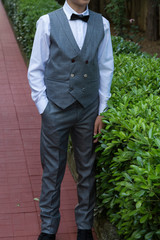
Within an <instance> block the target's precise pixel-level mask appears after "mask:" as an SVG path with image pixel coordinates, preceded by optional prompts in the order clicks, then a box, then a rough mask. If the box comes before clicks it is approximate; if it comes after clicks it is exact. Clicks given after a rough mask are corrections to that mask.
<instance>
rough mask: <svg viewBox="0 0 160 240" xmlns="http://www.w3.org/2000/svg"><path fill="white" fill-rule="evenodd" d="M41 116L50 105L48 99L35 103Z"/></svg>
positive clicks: (44, 98)
mask: <svg viewBox="0 0 160 240" xmlns="http://www.w3.org/2000/svg"><path fill="white" fill-rule="evenodd" d="M35 104H36V107H37V109H38V112H39V114H42V113H43V112H44V110H45V108H46V106H47V104H48V98H46V97H43V98H41V99H40V100H39V101H38V102H36V103H35Z"/></svg>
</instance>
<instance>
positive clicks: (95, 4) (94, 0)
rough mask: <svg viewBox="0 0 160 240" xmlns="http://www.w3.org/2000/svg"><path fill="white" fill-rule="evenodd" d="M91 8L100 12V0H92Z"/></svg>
mask: <svg viewBox="0 0 160 240" xmlns="http://www.w3.org/2000/svg"><path fill="white" fill-rule="evenodd" d="M89 8H90V9H92V10H93V11H95V12H100V0H91V1H90V4H89Z"/></svg>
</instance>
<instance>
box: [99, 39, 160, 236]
mask: <svg viewBox="0 0 160 240" xmlns="http://www.w3.org/2000/svg"><path fill="white" fill-rule="evenodd" d="M122 41H123V40H122ZM118 42H119V41H118ZM118 42H117V46H119V43H118ZM127 44H128V46H129V43H127ZM122 46H125V45H123V44H122ZM137 47H138V46H136V45H135V46H134V47H133V46H132V54H128V55H127V54H123V53H119V54H117V55H116V56H115V73H114V78H113V83H112V98H111V99H110V100H109V103H108V105H109V109H108V111H107V112H105V113H104V123H105V124H106V127H105V129H103V130H102V134H101V135H100V138H99V142H100V144H99V145H98V147H97V149H96V151H97V212H98V213H101V214H103V215H107V216H108V217H109V219H110V221H111V222H112V223H113V224H115V225H116V226H117V229H118V233H119V234H120V236H121V237H122V238H124V239H127V240H134V239H153V240H157V239H160V59H156V58H155V57H153V58H151V57H148V56H147V55H144V54H140V52H139V49H138V48H137ZM123 48H124V52H126V51H127V46H126V47H123ZM116 49H118V47H117V48H116ZM118 52H123V50H122V48H120V50H119V51H118Z"/></svg>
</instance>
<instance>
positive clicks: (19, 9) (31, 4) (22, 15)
mask: <svg viewBox="0 0 160 240" xmlns="http://www.w3.org/2000/svg"><path fill="white" fill-rule="evenodd" d="M3 3H4V5H5V8H6V10H7V12H8V15H9V17H10V19H11V21H12V23H13V27H14V30H15V33H16V36H17V40H18V42H19V43H20V45H21V47H22V49H23V51H24V53H25V55H26V57H27V59H28V60H29V58H30V55H31V50H32V45H33V39H34V34H35V30H36V21H37V20H38V19H39V17H40V16H42V15H44V14H47V13H48V12H51V11H54V10H56V9H58V8H60V5H59V4H58V3H57V2H56V1H55V0H46V1H44V0H38V1H36V0H3Z"/></svg>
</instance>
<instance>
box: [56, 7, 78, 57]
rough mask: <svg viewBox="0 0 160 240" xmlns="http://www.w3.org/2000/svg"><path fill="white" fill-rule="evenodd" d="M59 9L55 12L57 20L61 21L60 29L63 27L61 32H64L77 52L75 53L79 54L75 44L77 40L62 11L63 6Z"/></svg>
mask: <svg viewBox="0 0 160 240" xmlns="http://www.w3.org/2000/svg"><path fill="white" fill-rule="evenodd" d="M60 10H61V11H59V12H56V15H57V17H58V20H59V22H60V23H61V26H62V29H63V32H64V33H65V35H66V37H67V39H68V40H69V41H70V43H71V45H72V47H73V49H74V51H75V52H76V53H77V55H78V54H79V52H80V49H79V47H78V45H77V42H76V40H75V38H74V36H73V33H72V30H71V28H70V26H69V23H68V19H67V17H66V15H65V13H64V11H63V8H61V9H60Z"/></svg>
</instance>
